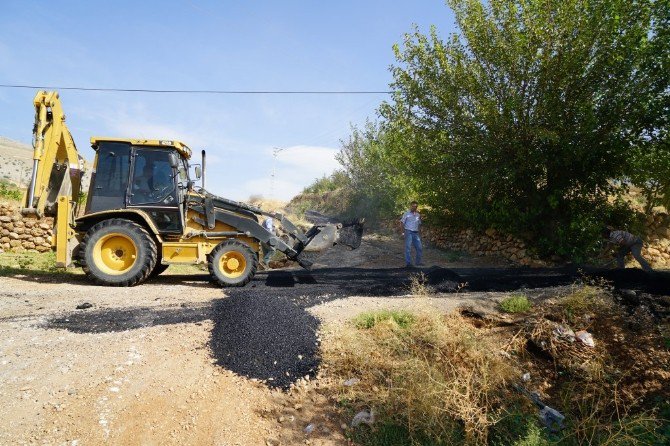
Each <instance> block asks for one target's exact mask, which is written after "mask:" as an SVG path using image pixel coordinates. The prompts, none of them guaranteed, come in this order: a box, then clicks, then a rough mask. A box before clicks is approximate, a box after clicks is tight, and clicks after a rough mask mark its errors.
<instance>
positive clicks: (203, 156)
mask: <svg viewBox="0 0 670 446" xmlns="http://www.w3.org/2000/svg"><path fill="white" fill-rule="evenodd" d="M201 155H202V188H203V189H205V151H204V150H203V151H202V152H201ZM205 190H207V189H205Z"/></svg>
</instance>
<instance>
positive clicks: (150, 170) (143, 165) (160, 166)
mask: <svg viewBox="0 0 670 446" xmlns="http://www.w3.org/2000/svg"><path fill="white" fill-rule="evenodd" d="M175 173H176V172H174V169H173V168H172V166H171V165H170V157H169V152H168V151H165V150H160V151H159V150H152V149H141V148H138V149H136V151H135V160H134V163H133V178H132V183H131V190H130V203H131V204H133V205H140V204H153V205H158V206H173V205H176V204H177V190H176V187H175V181H176V178H175Z"/></svg>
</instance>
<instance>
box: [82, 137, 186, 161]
mask: <svg viewBox="0 0 670 446" xmlns="http://www.w3.org/2000/svg"><path fill="white" fill-rule="evenodd" d="M101 142H125V143H128V144H131V145H133V146H152V147H160V148H168V147H170V148H174V149H176V150H177V152H179V154H180V155H181V156H183V157H184V158H186V159H190V158H191V149H190V148H189V147H188V146H187V145H186V144H184V143H182V142H179V141H172V140H169V139H127V138H105V137H100V136H93V137H92V138H91V147H93V150H98V144H99V143H101Z"/></svg>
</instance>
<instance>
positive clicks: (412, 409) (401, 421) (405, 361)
mask: <svg viewBox="0 0 670 446" xmlns="http://www.w3.org/2000/svg"><path fill="white" fill-rule="evenodd" d="M337 336H338V337H337V339H335V340H334V341H333V342H328V343H324V346H323V357H324V361H325V362H327V363H328V364H329V370H330V372H331V373H333V374H334V375H335V377H336V378H337V379H338V380H342V379H348V378H351V377H357V378H358V379H360V383H358V384H357V385H355V386H352V387H345V388H342V389H339V392H340V394H339V399H340V400H342V399H344V400H346V401H348V405H349V406H350V407H351V408H352V409H353V410H356V411H357V410H362V409H366V408H373V409H374V410H375V412H376V413H379V414H380V417H381V419H383V420H385V421H386V422H387V423H389V425H390V426H396V428H394V429H391V430H392V431H393V432H396V434H398V432H405V433H406V435H407V437H408V438H409V439H410V442H409V443H400V444H445V445H446V444H454V443H458V442H460V441H463V440H465V441H469V442H480V443H481V442H485V441H486V437H487V434H488V428H489V427H490V426H491V425H493V424H494V423H495V422H496V421H497V419H498V417H499V410H498V408H499V407H500V405H501V404H502V401H503V400H504V397H503V393H504V389H505V384H506V383H507V382H508V381H509V380H511V379H512V377H513V376H515V375H516V373H515V372H514V369H513V368H512V367H511V366H510V365H509V363H508V362H506V360H505V359H504V358H503V357H502V356H501V355H500V354H499V353H498V352H499V351H500V347H501V346H500V345H498V344H497V343H495V342H493V341H492V340H491V339H490V338H487V337H485V336H482V335H481V333H478V332H477V329H475V328H474V327H472V326H471V325H470V324H469V323H468V322H467V321H466V320H464V319H463V318H462V317H461V316H460V315H458V314H452V315H448V316H445V317H441V316H436V315H427V314H415V315H409V314H407V313H403V314H402V315H398V314H397V313H396V312H380V313H366V314H364V315H361V316H359V317H358V318H356V319H355V321H354V324H353V325H351V326H349V327H347V328H345V329H343V330H341V331H339V332H338V335H337ZM389 429H390V428H389ZM384 431H385V433H383V435H391V434H390V433H389V432H386V429H385V430H384ZM398 435H399V434H398ZM375 438H376V437H375ZM375 441H376V440H375ZM367 444H393V443H380V442H374V441H372V440H371V442H370V443H367Z"/></svg>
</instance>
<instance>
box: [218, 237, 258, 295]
mask: <svg viewBox="0 0 670 446" xmlns="http://www.w3.org/2000/svg"><path fill="white" fill-rule="evenodd" d="M207 266H208V268H209V274H210V275H211V276H212V280H214V281H215V282H216V283H218V284H219V285H221V286H224V287H241V286H244V285H246V284H247V283H249V281H250V280H251V279H253V277H254V275H255V274H256V270H257V269H258V257H257V256H256V254H255V253H254V252H253V251H252V250H251V248H250V247H249V245H247V244H246V243H243V242H241V241H239V240H226V241H223V242H221V243H219V244H218V245H217V246H216V248H214V249H213V250H212V252H211V253H210V254H209V258H208V262H207Z"/></svg>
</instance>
